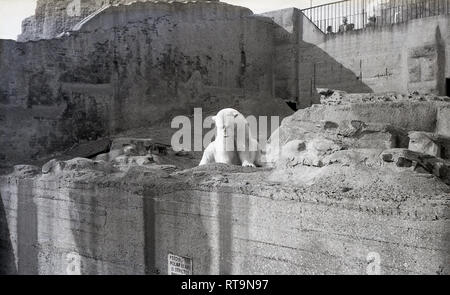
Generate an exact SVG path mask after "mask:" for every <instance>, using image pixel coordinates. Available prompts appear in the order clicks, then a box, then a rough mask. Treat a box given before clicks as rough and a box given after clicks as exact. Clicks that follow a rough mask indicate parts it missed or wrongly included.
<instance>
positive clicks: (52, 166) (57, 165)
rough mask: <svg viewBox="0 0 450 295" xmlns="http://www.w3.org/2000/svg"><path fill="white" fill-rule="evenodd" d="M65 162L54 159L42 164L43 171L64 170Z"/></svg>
mask: <svg viewBox="0 0 450 295" xmlns="http://www.w3.org/2000/svg"><path fill="white" fill-rule="evenodd" d="M64 166H65V162H62V161H58V160H56V159H52V160H50V161H48V162H47V163H45V164H44V165H43V166H42V173H44V174H47V173H51V172H57V171H62V170H63V169H64Z"/></svg>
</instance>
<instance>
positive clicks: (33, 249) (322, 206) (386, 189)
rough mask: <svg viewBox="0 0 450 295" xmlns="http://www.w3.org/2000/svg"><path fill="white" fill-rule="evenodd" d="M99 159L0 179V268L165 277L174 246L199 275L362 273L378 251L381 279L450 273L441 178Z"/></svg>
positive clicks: (444, 188)
mask: <svg viewBox="0 0 450 295" xmlns="http://www.w3.org/2000/svg"><path fill="white" fill-rule="evenodd" d="M63 164H64V163H63ZM102 165H104V164H102V163H97V164H94V162H89V160H81V159H74V160H72V161H68V162H66V163H65V164H64V165H62V164H60V166H59V168H55V170H53V171H50V172H46V173H45V174H42V173H41V171H40V169H38V168H33V167H30V166H28V167H24V166H21V167H16V172H15V173H14V174H11V175H9V176H2V177H0V195H1V198H0V200H1V204H0V205H2V206H1V207H0V214H1V215H0V217H1V218H0V226H1V228H2V231H1V232H0V234H1V236H0V241H2V243H3V244H4V245H5V246H4V247H2V248H1V249H0V254H1V255H2V257H5V260H2V262H3V263H2V265H1V268H0V272H1V271H3V272H7V273H13V272H18V273H21V274H66V273H67V270H68V269H69V270H70V269H72V267H73V264H74V263H76V261H79V265H80V273H81V274H167V273H168V269H167V264H168V263H167V257H168V255H169V253H173V254H175V255H180V256H184V257H189V258H191V259H192V261H193V273H194V274H253V275H255V274H366V273H367V267H368V264H369V262H370V261H369V260H368V255H369V253H378V254H379V255H380V259H381V261H380V262H381V264H380V267H381V273H383V274H448V273H449V263H448V262H449V259H450V257H449V252H448V249H449V244H448V239H446V237H448V234H449V232H448V230H449V221H448V200H447V199H446V198H447V196H448V186H446V185H445V184H443V183H441V182H439V181H438V180H436V179H431V178H429V177H423V176H417V175H414V174H410V173H402V174H395V176H394V175H392V174H390V173H392V171H391V172H389V173H388V175H386V172H387V171H389V170H383V171H376V170H367V169H366V170H359V169H358V170H357V171H355V170H354V167H347V168H343V169H347V170H346V171H348V172H347V173H353V174H352V176H349V175H347V176H343V175H341V174H339V173H338V172H337V171H338V170H336V169H335V168H332V167H330V168H322V169H335V170H333V171H334V172H330V173H332V174H326V175H324V176H323V177H322V178H321V179H320V180H318V181H317V182H315V183H314V184H312V185H311V184H308V185H305V183H307V182H309V181H311V179H312V178H311V177H310V178H309V179H306V178H303V179H300V178H296V177H294V176H292V178H289V177H287V178H286V179H282V178H280V177H274V174H273V172H271V171H267V170H259V171H257V170H251V169H250V170H245V169H244V170H243V169H242V168H239V167H235V168H233V167H227V166H222V165H212V166H211V167H208V168H197V169H194V170H187V171H182V172H171V171H170V169H172V168H170V169H169V170H167V167H166V168H164V167H156V166H155V167H150V166H149V167H146V168H145V167H134V168H131V169H130V170H128V171H127V172H123V171H122V172H120V171H115V172H114V171H113V172H111V171H108V169H107V168H105V167H102ZM302 169H303V170H304V169H307V168H305V167H304V168H302ZM309 169H311V168H309ZM337 169H340V168H337ZM319 170H320V169H319V168H317V169H316V170H314V171H310V172H309V173H312V174H311V175H315V176H316V177H317V176H318V175H319V174H320V173H321V172H318V171H319ZM172 171H173V170H172ZM351 171H353V172H351ZM370 171H373V172H370ZM330 175H333V176H332V177H330ZM303 177H305V175H304V176H303ZM361 177H363V178H364V179H366V180H367V181H366V182H364V184H362V183H361ZM393 178H395V184H394V183H393V182H392V179H393ZM336 180H338V181H336ZM353 180H354V182H353ZM280 181H281V183H280ZM349 182H352V183H353V184H349ZM358 183H359V184H358ZM342 185H344V186H350V187H351V190H350V189H348V188H347V189H343V188H342ZM372 185H374V187H373V188H372V189H371V186H372ZM349 190H350V191H349ZM418 204H420V206H418ZM6 258H8V259H6ZM74 261H75V262H74ZM70 265H71V266H70ZM69 266H70V267H69ZM75 269H76V267H75Z"/></svg>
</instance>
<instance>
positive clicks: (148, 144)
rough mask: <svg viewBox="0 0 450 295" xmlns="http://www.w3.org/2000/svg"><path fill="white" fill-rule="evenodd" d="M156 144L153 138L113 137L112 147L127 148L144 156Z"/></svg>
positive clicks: (135, 153)
mask: <svg viewBox="0 0 450 295" xmlns="http://www.w3.org/2000/svg"><path fill="white" fill-rule="evenodd" d="M155 145H156V143H155V142H154V141H153V139H151V138H133V137H120V138H114V139H113V141H112V144H111V149H112V150H113V149H114V150H120V149H126V150H127V152H129V153H132V154H133V155H136V156H138V155H140V156H144V155H146V154H147V153H148V151H150V150H151V149H152V147H154V146H155ZM133 149H134V151H133ZM127 152H125V153H127ZM130 155H131V154H130Z"/></svg>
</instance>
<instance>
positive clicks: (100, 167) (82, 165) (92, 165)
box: [62, 158, 114, 173]
mask: <svg viewBox="0 0 450 295" xmlns="http://www.w3.org/2000/svg"><path fill="white" fill-rule="evenodd" d="M62 163H64V165H63V170H64V171H84V170H95V171H102V172H106V173H112V172H113V171H114V168H113V166H112V165H111V164H110V163H108V162H105V161H94V160H91V159H85V158H74V159H72V160H69V161H66V162H62Z"/></svg>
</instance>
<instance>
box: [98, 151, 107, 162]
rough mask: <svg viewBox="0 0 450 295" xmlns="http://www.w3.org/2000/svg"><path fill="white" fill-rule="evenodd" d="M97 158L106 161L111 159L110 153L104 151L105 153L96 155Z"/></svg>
mask: <svg viewBox="0 0 450 295" xmlns="http://www.w3.org/2000/svg"><path fill="white" fill-rule="evenodd" d="M95 160H96V161H105V162H108V161H109V153H104V154H100V155H97V156H96V157H95Z"/></svg>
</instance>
